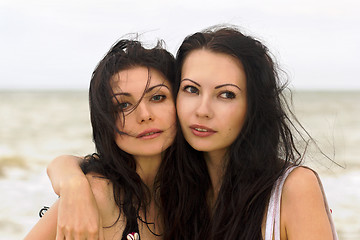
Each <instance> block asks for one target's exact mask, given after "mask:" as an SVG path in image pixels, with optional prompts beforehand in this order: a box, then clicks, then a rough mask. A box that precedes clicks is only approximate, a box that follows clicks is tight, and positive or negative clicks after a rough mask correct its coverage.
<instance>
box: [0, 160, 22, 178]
mask: <svg viewBox="0 0 360 240" xmlns="http://www.w3.org/2000/svg"><path fill="white" fill-rule="evenodd" d="M9 167H11V168H22V169H24V168H26V167H27V164H26V161H25V159H24V158H23V157H21V156H0V177H4V172H5V170H4V169H5V168H9Z"/></svg>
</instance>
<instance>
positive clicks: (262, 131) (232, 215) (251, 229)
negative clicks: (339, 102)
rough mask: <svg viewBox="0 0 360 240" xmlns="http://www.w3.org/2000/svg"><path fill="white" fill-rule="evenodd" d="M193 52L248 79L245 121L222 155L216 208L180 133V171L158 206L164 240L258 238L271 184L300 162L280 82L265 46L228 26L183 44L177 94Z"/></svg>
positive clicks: (203, 171) (199, 161) (199, 158)
mask: <svg viewBox="0 0 360 240" xmlns="http://www.w3.org/2000/svg"><path fill="white" fill-rule="evenodd" d="M197 49H206V50H209V51H212V52H215V53H224V54H228V55H230V56H232V57H234V58H236V59H238V60H239V61H241V63H242V64H243V66H244V69H245V74H246V84H247V105H248V107H247V115H246V120H245V124H244V126H243V128H242V130H241V133H240V134H239V136H238V137H237V139H236V140H235V141H234V142H233V143H232V145H231V146H230V147H229V149H228V151H227V155H226V161H224V162H226V166H224V168H225V174H224V177H223V179H222V185H221V189H220V192H219V195H218V198H217V200H216V203H215V205H214V208H211V207H210V205H209V203H208V198H207V194H208V192H209V190H210V188H211V181H210V177H209V173H208V171H207V165H206V162H205V160H204V156H203V154H202V153H201V152H198V151H196V150H194V149H193V148H192V147H191V146H190V145H189V144H188V143H187V142H186V141H185V140H184V136H183V135H182V133H181V130H178V135H177V148H178V149H177V150H178V151H177V161H176V162H175V164H176V168H177V169H178V171H177V172H174V173H173V176H176V178H177V179H178V182H177V183H173V184H172V189H168V190H167V191H169V194H168V196H166V197H167V201H164V214H166V217H165V225H166V228H167V232H166V234H165V239H214V240H215V239H246V240H251V239H256V240H258V239H262V233H261V225H262V221H263V217H264V213H265V208H266V206H267V203H268V199H269V196H270V192H271V189H272V187H273V185H274V182H275V181H276V180H277V178H278V177H279V176H280V175H281V174H282V173H283V172H284V170H285V169H286V167H287V166H289V165H298V164H300V163H301V161H302V153H301V152H300V151H299V150H298V149H297V147H296V146H295V145H296V144H295V138H294V135H293V134H294V132H292V130H294V129H295V130H296V128H294V124H293V123H292V121H293V120H290V118H289V116H292V113H291V111H290V113H289V112H288V111H289V109H288V104H287V103H286V100H285V97H284V96H283V92H284V89H285V88H286V82H283V83H282V82H281V81H280V78H279V76H278V68H277V65H276V63H275V62H274V61H273V58H272V56H271V55H270V53H269V51H268V49H267V48H266V46H264V45H263V44H262V43H261V42H260V41H258V40H256V39H254V38H252V37H250V36H246V35H244V34H242V33H241V32H240V31H239V30H238V29H236V28H234V27H220V28H212V29H208V30H205V31H203V32H198V33H195V34H193V35H190V36H188V37H186V38H185V40H184V41H183V43H182V44H181V46H180V48H179V50H178V52H177V56H176V87H177V89H176V90H177V91H178V88H179V86H180V80H181V68H182V65H183V63H184V61H185V59H186V57H187V56H188V55H189V53H191V52H192V51H194V50H197ZM295 121H296V120H295ZM178 128H180V124H178ZM297 132H299V131H297ZM169 169H171V168H169ZM169 198H174V199H169Z"/></svg>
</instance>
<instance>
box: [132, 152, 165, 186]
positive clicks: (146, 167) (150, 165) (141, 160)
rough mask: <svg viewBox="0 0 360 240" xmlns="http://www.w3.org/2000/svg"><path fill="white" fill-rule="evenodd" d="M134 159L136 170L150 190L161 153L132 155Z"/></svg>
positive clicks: (159, 162)
mask: <svg viewBox="0 0 360 240" xmlns="http://www.w3.org/2000/svg"><path fill="white" fill-rule="evenodd" d="M134 158H135V161H136V172H137V174H139V176H140V178H141V180H142V181H143V182H144V183H145V184H146V185H147V186H148V188H149V189H150V190H151V189H153V185H154V180H155V177H156V174H157V172H158V170H159V167H160V164H161V155H156V156H148V157H143V156H141V157H139V156H134Z"/></svg>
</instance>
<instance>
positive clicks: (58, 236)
mask: <svg viewBox="0 0 360 240" xmlns="http://www.w3.org/2000/svg"><path fill="white" fill-rule="evenodd" d="M56 229H57V230H56V240H64V239H65V235H64V233H63V232H62V231H61V230H60V229H59V227H57V228H56Z"/></svg>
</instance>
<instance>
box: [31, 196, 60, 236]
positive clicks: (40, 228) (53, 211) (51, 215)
mask: <svg viewBox="0 0 360 240" xmlns="http://www.w3.org/2000/svg"><path fill="white" fill-rule="evenodd" d="M58 205H59V200H57V201H56V202H55V203H54V204H53V205H52V206H51V207H50V208H49V210H47V211H46V213H45V214H44V216H43V217H42V218H41V219H40V220H39V221H38V222H37V223H36V224H35V226H34V227H33V228H32V229H31V231H30V232H29V233H28V234H27V235H26V237H25V238H24V240H42V239H44V240H51V239H55V238H56V220H57V209H58Z"/></svg>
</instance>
